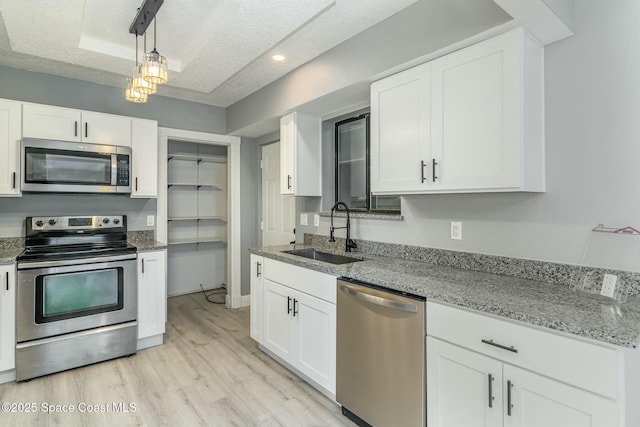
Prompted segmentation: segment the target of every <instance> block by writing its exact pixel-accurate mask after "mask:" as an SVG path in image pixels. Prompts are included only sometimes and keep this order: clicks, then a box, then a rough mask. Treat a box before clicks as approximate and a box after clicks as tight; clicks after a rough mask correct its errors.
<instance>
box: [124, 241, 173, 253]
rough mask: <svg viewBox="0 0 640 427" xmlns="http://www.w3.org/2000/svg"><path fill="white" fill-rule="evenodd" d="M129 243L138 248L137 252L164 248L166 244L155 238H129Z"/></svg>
mask: <svg viewBox="0 0 640 427" xmlns="http://www.w3.org/2000/svg"><path fill="white" fill-rule="evenodd" d="M129 244H130V245H133V246H135V247H136V249H138V251H139V252H144V251H154V250H157V249H166V248H167V245H166V244H164V243H160V242H158V241H156V240H129Z"/></svg>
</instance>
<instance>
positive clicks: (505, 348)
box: [482, 339, 518, 353]
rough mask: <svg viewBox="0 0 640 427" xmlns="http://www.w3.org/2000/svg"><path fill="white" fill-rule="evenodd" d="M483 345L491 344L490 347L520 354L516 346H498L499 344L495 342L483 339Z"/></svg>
mask: <svg viewBox="0 0 640 427" xmlns="http://www.w3.org/2000/svg"><path fill="white" fill-rule="evenodd" d="M482 343H483V344H489V345H492V346H494V347H498V348H500V349H502V350H507V351H511V352H513V353H517V352H518V349H516V348H515V347H514V346H511V347H507V346H506V345H502V344H498V343H497V342H493V340H485V339H483V340H482Z"/></svg>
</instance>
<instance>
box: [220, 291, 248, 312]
mask: <svg viewBox="0 0 640 427" xmlns="http://www.w3.org/2000/svg"><path fill="white" fill-rule="evenodd" d="M225 305H226V306H227V308H232V309H235V308H242V307H247V306H249V305H251V295H239V296H235V297H233V298H232V297H231V296H229V294H227V297H226V299H225Z"/></svg>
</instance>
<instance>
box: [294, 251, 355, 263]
mask: <svg viewBox="0 0 640 427" xmlns="http://www.w3.org/2000/svg"><path fill="white" fill-rule="evenodd" d="M282 252H283V253H285V254H291V255H297V256H301V257H303V258H308V259H315V260H316V261H322V262H328V263H329V264H348V263H350V262H358V261H362V260H361V259H358V258H351V257H348V256H344V255H335V254H330V253H327V252H321V251H318V250H315V249H312V248H308V249H293V250H290V251H282Z"/></svg>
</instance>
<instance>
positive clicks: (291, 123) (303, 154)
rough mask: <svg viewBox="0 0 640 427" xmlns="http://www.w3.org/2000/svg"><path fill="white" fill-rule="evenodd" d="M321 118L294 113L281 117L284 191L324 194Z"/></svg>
mask: <svg viewBox="0 0 640 427" xmlns="http://www.w3.org/2000/svg"><path fill="white" fill-rule="evenodd" d="M321 135H322V132H321V121H320V117H316V116H310V115H307V114H302V113H298V112H294V113H291V114H288V115H286V116H284V117H282V118H281V119H280V192H281V193H282V194H286V195H293V196H321V195H322V186H321V181H322V176H321V161H322V159H321V144H322V139H321Z"/></svg>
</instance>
